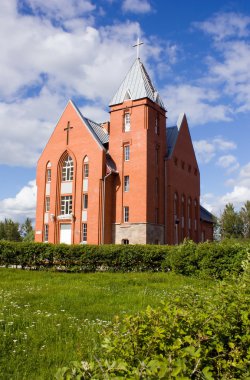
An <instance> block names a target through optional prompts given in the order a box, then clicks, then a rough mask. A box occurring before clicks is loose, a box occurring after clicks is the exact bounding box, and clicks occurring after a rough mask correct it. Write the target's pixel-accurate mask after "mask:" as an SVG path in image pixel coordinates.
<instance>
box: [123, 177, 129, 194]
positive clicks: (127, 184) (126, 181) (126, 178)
mask: <svg viewBox="0 0 250 380" xmlns="http://www.w3.org/2000/svg"><path fill="white" fill-rule="evenodd" d="M124 191H129V175H125V176H124Z"/></svg>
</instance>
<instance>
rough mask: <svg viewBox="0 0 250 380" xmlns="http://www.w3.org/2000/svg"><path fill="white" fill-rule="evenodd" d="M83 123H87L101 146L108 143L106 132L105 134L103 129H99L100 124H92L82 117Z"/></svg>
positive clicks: (92, 122)
mask: <svg viewBox="0 0 250 380" xmlns="http://www.w3.org/2000/svg"><path fill="white" fill-rule="evenodd" d="M84 119H85V122H86V123H89V124H90V126H91V128H92V129H93V131H94V132H95V134H96V135H97V137H98V138H99V140H100V141H101V143H102V144H106V143H108V142H109V135H108V132H106V130H105V129H103V128H102V127H101V125H100V124H98V123H96V122H94V121H93V120H90V119H87V118H86V117H84Z"/></svg>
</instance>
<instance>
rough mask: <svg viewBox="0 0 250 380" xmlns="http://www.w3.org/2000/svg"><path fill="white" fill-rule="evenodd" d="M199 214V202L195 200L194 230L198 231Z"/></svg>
mask: <svg viewBox="0 0 250 380" xmlns="http://www.w3.org/2000/svg"><path fill="white" fill-rule="evenodd" d="M197 214H198V209H197V200H196V199H195V200H194V230H195V231H197Z"/></svg>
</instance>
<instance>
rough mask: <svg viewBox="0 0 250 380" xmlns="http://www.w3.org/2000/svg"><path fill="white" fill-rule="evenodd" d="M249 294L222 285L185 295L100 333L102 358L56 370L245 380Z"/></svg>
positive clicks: (68, 374) (249, 371) (69, 375)
mask: <svg viewBox="0 0 250 380" xmlns="http://www.w3.org/2000/svg"><path fill="white" fill-rule="evenodd" d="M249 301H250V294H249V291H248V288H247V287H246V286H245V284H244V283H242V284H236V285H230V284H221V285H220V286H218V288H217V290H216V292H215V294H211V295H207V296H206V297H200V295H199V294H194V293H193V292H191V291H190V290H188V289H187V290H186V292H185V294H183V296H182V297H181V298H179V299H172V300H169V301H168V302H167V303H165V304H164V305H163V306H162V307H161V308H157V309H152V308H150V307H148V308H147V309H146V311H144V312H141V313H139V314H137V315H134V316H126V317H124V318H123V319H122V320H120V319H119V318H118V317H116V319H115V321H114V324H113V326H112V327H111V328H109V329H106V330H105V331H104V332H103V333H102V340H103V344H102V349H103V351H102V354H101V357H99V358H98V359H96V360H95V361H92V362H82V363H73V364H72V367H70V368H69V367H64V368H61V369H59V370H58V372H57V374H56V378H57V379H58V380H65V379H68V380H71V379H79V380H80V379H138V380H139V379H152V380H153V379H155V380H156V379H200V380H201V379H207V380H209V379H210V380H212V379H216V380H217V379H248V378H249V376H250V350H249V347H250V312H249Z"/></svg>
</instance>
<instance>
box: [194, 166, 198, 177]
mask: <svg viewBox="0 0 250 380" xmlns="http://www.w3.org/2000/svg"><path fill="white" fill-rule="evenodd" d="M197 174H198V170H197V168H195V169H194V175H195V176H197Z"/></svg>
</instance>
